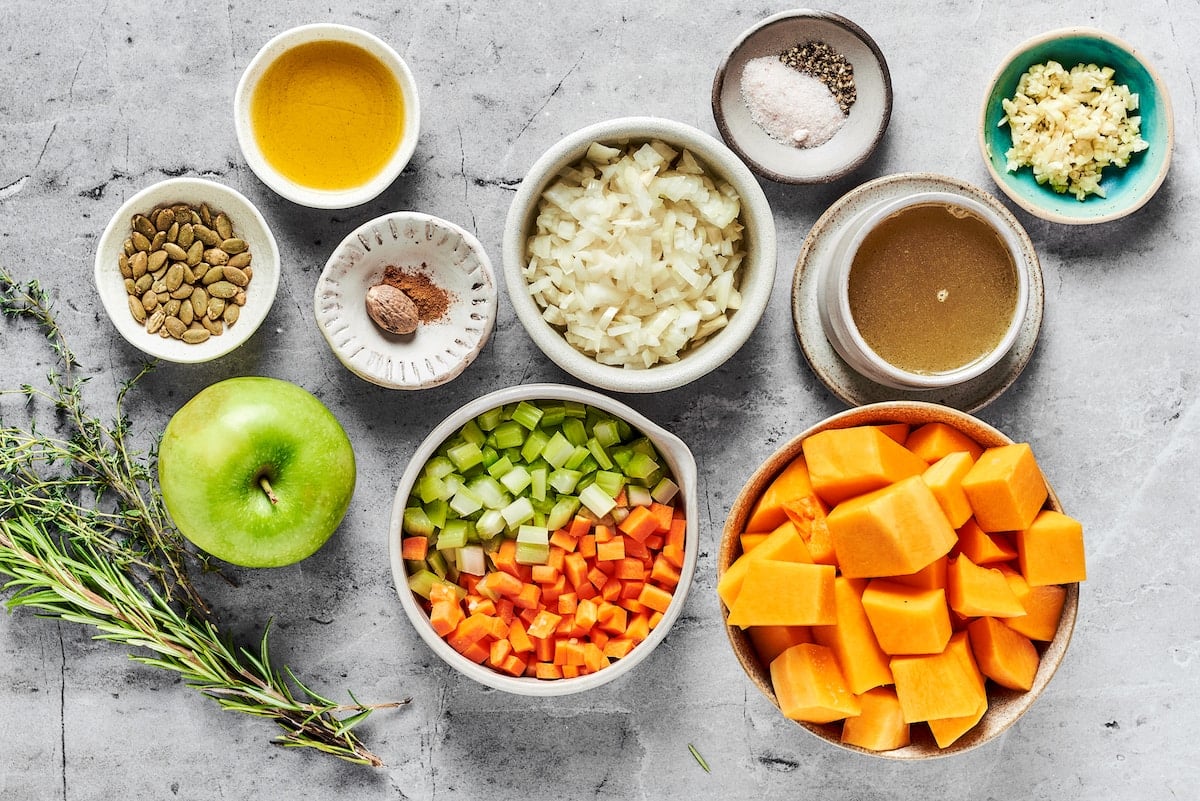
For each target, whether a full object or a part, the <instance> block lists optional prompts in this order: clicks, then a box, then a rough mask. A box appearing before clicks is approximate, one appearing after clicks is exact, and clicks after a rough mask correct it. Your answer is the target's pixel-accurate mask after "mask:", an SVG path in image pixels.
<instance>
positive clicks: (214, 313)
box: [204, 298, 225, 320]
mask: <svg viewBox="0 0 1200 801" xmlns="http://www.w3.org/2000/svg"><path fill="white" fill-rule="evenodd" d="M224 313H225V300H224V299H223V298H209V299H208V310H207V313H206V314H205V315H204V316H205V317H207V318H208V319H209V320H219V319H221V315H222V314H224Z"/></svg>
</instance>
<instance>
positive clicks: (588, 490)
mask: <svg viewBox="0 0 1200 801" xmlns="http://www.w3.org/2000/svg"><path fill="white" fill-rule="evenodd" d="M579 502H580V503H582V504H583V505H584V506H586V507H587V508H588V510H589V511H591V513H592V514H594V515H595V516H596V517H604V516H605V515H606V514H608V513H609V512H611V511H612V510H613V507H615V506H616V505H617V502H616V501H614V500H613V498H612V496H611V495H609V494H608V493H606V492H605V491H604V490H602V489H600V487H599V485H598V484H592V485H590V486H588V487H585V488H584V489H583V490H582V491H581V492H580V493H579Z"/></svg>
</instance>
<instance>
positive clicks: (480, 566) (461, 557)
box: [454, 545, 487, 576]
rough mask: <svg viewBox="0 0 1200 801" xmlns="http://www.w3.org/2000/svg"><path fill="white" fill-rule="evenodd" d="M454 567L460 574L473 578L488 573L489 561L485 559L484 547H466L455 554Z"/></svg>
mask: <svg viewBox="0 0 1200 801" xmlns="http://www.w3.org/2000/svg"><path fill="white" fill-rule="evenodd" d="M454 566H455V567H457V568H458V572H459V573H469V574H471V575H472V576H482V575H483V574H484V573H486V572H487V561H486V560H485V559H484V558H483V547H482V546H480V545H464V546H463V547H461V548H458V549H457V550H455V552H454Z"/></svg>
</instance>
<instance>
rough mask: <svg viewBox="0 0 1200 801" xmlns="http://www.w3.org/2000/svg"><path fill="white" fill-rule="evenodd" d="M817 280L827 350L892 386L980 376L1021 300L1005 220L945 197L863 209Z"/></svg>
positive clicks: (1019, 273) (938, 385)
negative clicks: (831, 346)
mask: <svg viewBox="0 0 1200 801" xmlns="http://www.w3.org/2000/svg"><path fill="white" fill-rule="evenodd" d="M821 278H822V281H821V284H820V287H819V303H818V308H819V311H820V315H821V323H822V326H823V327H824V329H825V334H826V336H827V337H828V338H829V341H830V344H832V345H833V347H834V350H836V351H837V352H838V354H839V355H840V356H841V357H842V358H843V359H844V360H845V361H846V362H847V363H848V364H849V365H850V366H851V367H852V368H854V369H855V370H856V371H858V372H859V373H861V374H862V375H863V376H865V377H867V378H869V379H871V380H872V381H875V382H876V383H879V384H883V385H884V386H888V387H892V388H895V389H903V390H933V389H943V388H946V387H950V386H955V385H958V384H961V383H963V382H966V381H970V380H971V379H973V378H976V377H978V376H980V375H982V374H983V373H985V372H987V370H988V369H990V368H991V367H993V366H994V365H995V364H996V363H997V362H998V361H1000V359H1002V358H1003V357H1004V355H1005V354H1007V353H1008V352H1009V350H1011V349H1012V347H1013V344H1014V343H1015V342H1016V339H1017V335H1018V334H1019V333H1020V329H1021V324H1022V322H1023V320H1024V318H1025V312H1026V308H1027V306H1028V304H1029V276H1028V265H1027V264H1026V263H1025V259H1024V257H1023V255H1022V251H1021V243H1020V239H1019V237H1018V234H1017V232H1016V231H1015V230H1014V228H1013V223H1011V222H1010V221H1008V220H1006V219H1005V218H1004V217H1002V216H1001V215H1000V214H999V213H998V212H997V211H996V210H995V209H993V208H990V207H989V206H988V205H986V204H985V203H982V202H979V201H978V200H975V199H974V198H971V197H967V196H965V195H960V194H956V193H953V192H933V191H931V192H918V193H914V194H912V195H908V196H905V197H901V198H893V199H890V200H884V201H881V202H879V203H877V204H875V205H873V206H870V207H868V208H866V209H865V210H863V211H862V212H861V213H860V214H859V215H858V216H857V217H856V218H854V219H853V220H851V222H850V223H849V224H848V225H847V226H846V229H845V231H844V234H843V236H842V238H841V240H840V241H839V243H838V246H837V247H836V248H835V249H834V255H833V261H832V263H831V264H830V265H829V267H828V269H826V270H825V271H824V273H823V275H822V276H821Z"/></svg>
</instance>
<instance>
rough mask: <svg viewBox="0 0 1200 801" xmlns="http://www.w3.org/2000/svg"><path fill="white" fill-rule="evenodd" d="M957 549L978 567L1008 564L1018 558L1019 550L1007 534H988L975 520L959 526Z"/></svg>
mask: <svg viewBox="0 0 1200 801" xmlns="http://www.w3.org/2000/svg"><path fill="white" fill-rule="evenodd" d="M956 547H957V548H958V552H959V553H961V554H963V555H964V556H966V557H968V558H969V559H970V560H971V561H972V562H974V563H975V564H977V565H989V564H993V563H995V562H1007V561H1009V560H1010V559H1015V558H1016V557H1017V549H1016V547H1015V546H1014V545H1013V544H1012V542H1011V541H1010V540H1009V538H1008V535H1007V534H1002V533H996V534H988V533H987V532H986V531H984V530H983V529H981V528H980V527H979V524H978V523H976V522H975V520H974V519H973V518H972V519H971V520H968V521H967V522H966V523H964V524H963V525H961V526H959V528H958V545H957V546H956Z"/></svg>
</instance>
